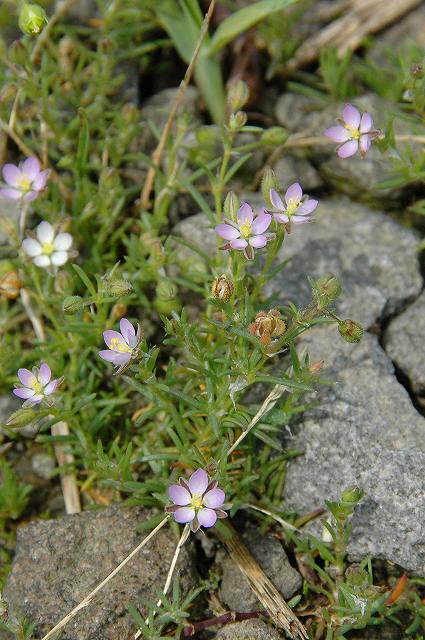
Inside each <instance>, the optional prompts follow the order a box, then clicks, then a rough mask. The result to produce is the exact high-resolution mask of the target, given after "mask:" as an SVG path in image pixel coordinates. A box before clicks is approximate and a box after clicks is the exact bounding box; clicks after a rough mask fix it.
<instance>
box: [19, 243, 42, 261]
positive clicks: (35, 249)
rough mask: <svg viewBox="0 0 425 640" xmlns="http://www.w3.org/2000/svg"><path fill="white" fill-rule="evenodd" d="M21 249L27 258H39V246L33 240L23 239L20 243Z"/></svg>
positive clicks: (40, 249)
mask: <svg viewBox="0 0 425 640" xmlns="http://www.w3.org/2000/svg"><path fill="white" fill-rule="evenodd" d="M22 249H23V250H24V251H25V253H26V254H27V255H28V256H31V258H35V256H39V255H40V254H41V252H42V248H41V244H40V243H39V242H38V241H37V240H34V239H33V238H25V240H23V241H22Z"/></svg>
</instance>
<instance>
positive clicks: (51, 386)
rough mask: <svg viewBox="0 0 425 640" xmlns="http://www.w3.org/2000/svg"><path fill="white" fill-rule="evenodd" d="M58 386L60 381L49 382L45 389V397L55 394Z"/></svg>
mask: <svg viewBox="0 0 425 640" xmlns="http://www.w3.org/2000/svg"><path fill="white" fill-rule="evenodd" d="M58 384H59V380H52V381H51V382H49V384H48V385H46V386H45V387H44V389H43V391H44V395H45V396H50V395H51V394H52V393H54V392H55V391H56V389H57V388H58Z"/></svg>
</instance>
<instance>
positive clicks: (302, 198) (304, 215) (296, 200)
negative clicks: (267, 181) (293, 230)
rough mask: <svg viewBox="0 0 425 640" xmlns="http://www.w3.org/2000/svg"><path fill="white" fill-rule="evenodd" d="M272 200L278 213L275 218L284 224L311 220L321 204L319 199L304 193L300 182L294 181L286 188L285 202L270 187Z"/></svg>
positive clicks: (302, 222)
mask: <svg viewBox="0 0 425 640" xmlns="http://www.w3.org/2000/svg"><path fill="white" fill-rule="evenodd" d="M270 201H271V203H272V205H273V207H274V208H275V209H277V213H275V214H274V217H275V220H276V221H277V222H281V223H282V224H288V222H294V223H295V224H304V223H305V222H311V220H312V216H311V214H312V213H313V211H314V210H315V208H316V207H317V205H318V204H319V202H318V200H313V199H312V198H309V197H308V196H307V195H303V190H302V189H301V186H300V185H299V184H298V182H294V184H291V186H290V187H288V189H287V190H286V193H285V202H283V200H282V198H281V197H280V195H279V194H278V193H277V191H275V190H274V189H270Z"/></svg>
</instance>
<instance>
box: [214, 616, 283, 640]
mask: <svg viewBox="0 0 425 640" xmlns="http://www.w3.org/2000/svg"><path fill="white" fill-rule="evenodd" d="M214 637H215V638H216V640H279V639H280V638H284V637H285V636H284V634H283V633H282V634H280V633H279V631H278V630H277V629H276V628H275V627H273V626H272V625H271V624H267V622H264V620H255V619H254V620H244V621H243V622H235V623H234V624H227V625H225V626H224V627H222V628H221V629H220V631H219V632H218V633H216V635H215V636H214Z"/></svg>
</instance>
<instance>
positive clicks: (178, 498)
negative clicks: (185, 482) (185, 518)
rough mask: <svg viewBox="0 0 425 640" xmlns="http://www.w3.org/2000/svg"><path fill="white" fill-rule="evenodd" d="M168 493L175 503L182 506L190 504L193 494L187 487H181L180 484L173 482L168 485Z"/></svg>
mask: <svg viewBox="0 0 425 640" xmlns="http://www.w3.org/2000/svg"><path fill="white" fill-rule="evenodd" d="M168 495H169V496H170V498H171V500H172V501H173V502H174V504H179V505H181V506H186V505H187V504H189V502H190V499H191V495H190V493H189V491H187V489H185V488H184V487H181V486H180V485H179V484H172V485H171V486H170V487H168Z"/></svg>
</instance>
